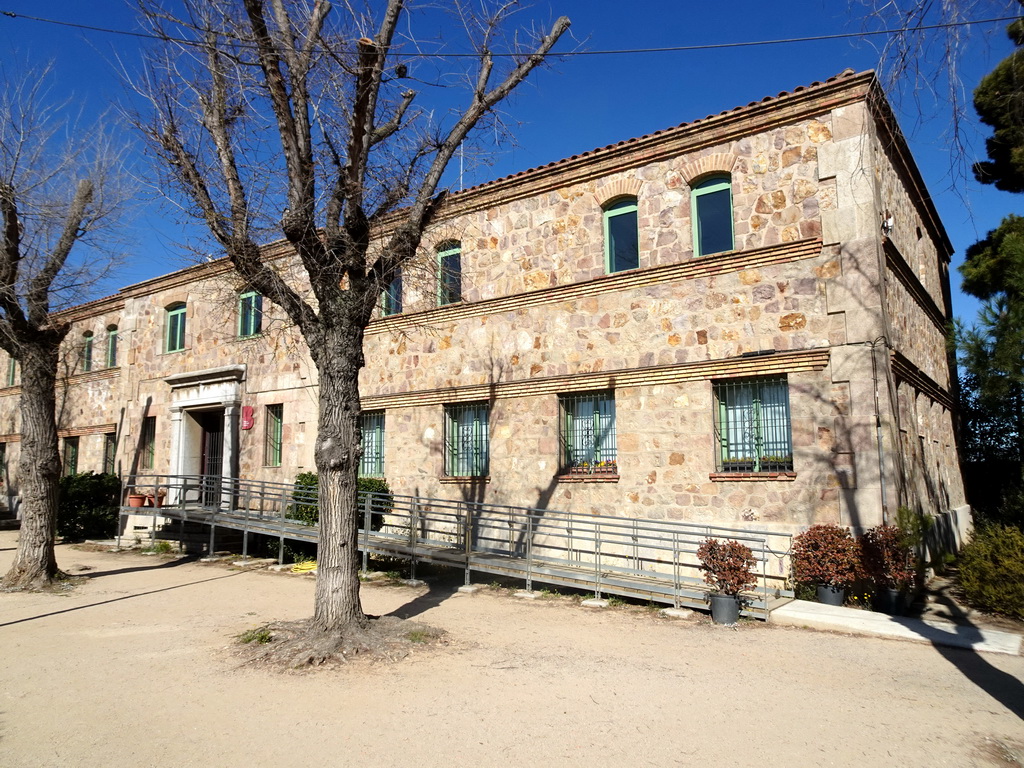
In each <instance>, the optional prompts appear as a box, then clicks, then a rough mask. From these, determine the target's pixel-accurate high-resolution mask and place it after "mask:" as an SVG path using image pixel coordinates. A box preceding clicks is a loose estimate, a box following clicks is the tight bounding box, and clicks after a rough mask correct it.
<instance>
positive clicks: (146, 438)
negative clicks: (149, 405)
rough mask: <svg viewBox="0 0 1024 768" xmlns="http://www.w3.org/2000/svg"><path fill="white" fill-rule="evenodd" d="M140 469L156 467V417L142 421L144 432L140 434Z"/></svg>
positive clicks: (148, 417)
mask: <svg viewBox="0 0 1024 768" xmlns="http://www.w3.org/2000/svg"><path fill="white" fill-rule="evenodd" d="M139 454H140V456H139V458H140V461H139V467H140V468H142V469H153V467H154V466H155V465H156V416H146V417H145V418H144V419H143V420H142V432H141V433H140V434H139Z"/></svg>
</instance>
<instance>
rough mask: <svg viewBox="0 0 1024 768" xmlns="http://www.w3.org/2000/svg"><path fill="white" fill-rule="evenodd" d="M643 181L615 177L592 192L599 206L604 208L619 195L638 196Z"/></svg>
mask: <svg viewBox="0 0 1024 768" xmlns="http://www.w3.org/2000/svg"><path fill="white" fill-rule="evenodd" d="M643 186H644V183H643V182H642V181H640V180H639V179H616V180H615V181H613V182H612V183H611V184H608V185H607V186H604V187H601V188H600V189H599V190H597V191H596V192H594V199H595V200H597V204H598V206H599V207H601V208H604V207H606V206H607V205H608V204H609V203H611V202H614V201H615V200H616V199H618V198H620V197H640V190H641V189H642V188H643Z"/></svg>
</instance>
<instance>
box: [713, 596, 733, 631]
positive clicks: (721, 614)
mask: <svg viewBox="0 0 1024 768" xmlns="http://www.w3.org/2000/svg"><path fill="white" fill-rule="evenodd" d="M709 597H710V598H711V620H712V621H713V622H715V624H725V625H726V626H732V625H733V624H735V623H736V622H737V621H739V619H740V599H739V598H738V597H737V596H736V595H722V594H718V593H714V594H711V595H709Z"/></svg>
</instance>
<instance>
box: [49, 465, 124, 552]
mask: <svg viewBox="0 0 1024 768" xmlns="http://www.w3.org/2000/svg"><path fill="white" fill-rule="evenodd" d="M120 498H121V481H120V480H119V479H118V477H117V475H106V474H104V475H97V474H94V473H92V472H82V473H81V474H78V475H68V476H66V477H62V478H61V479H60V497H59V501H58V503H57V535H58V536H62V537H64V538H65V539H71V540H75V541H80V540H81V539H109V538H110V537H111V536H114V535H116V534H117V521H118V512H117V508H118V502H119V500H120Z"/></svg>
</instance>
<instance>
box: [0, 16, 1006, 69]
mask: <svg viewBox="0 0 1024 768" xmlns="http://www.w3.org/2000/svg"><path fill="white" fill-rule="evenodd" d="M0 15H3V16H7V17H9V18H12V19H25V20H27V21H36V22H40V23H43V24H54V25H57V26H61V27H71V28H73V29H81V30H85V31H87V32H100V33H103V34H110V35H124V36H127V37H138V38H142V39H147V40H166V41H169V42H173V43H179V44H181V45H191V46H202V45H205V43H203V42H201V41H198V40H189V39H187V38H182V37H174V36H171V35H166V36H162V35H155V34H151V33H148V32H131V31H129V30H125V29H111V28H109V27H97V26H93V25H90V24H78V23H75V22H71V21H61V20H59V19H47V18H43V17H41V16H30V15H28V14H24V13H15V12H14V11H5V10H0ZM1019 18H1021V17H1019V16H1000V17H996V18H991V19H971V20H968V21H950V22H945V23H942V24H922V25H919V26H909V27H897V28H895V29H876V30H869V31H863V32H837V33H835V34H830V35H810V36H808V37H784V38H778V39H774V40H747V41H741V42H735V43H704V44H701V45H677V46H669V47H664V48H622V49H614V50H603V51H566V52H564V53H552V54H550V55H551V56H553V57H568V56H614V55H621V54H635V53H678V52H687V51H708V50H718V49H723V48H747V47H751V46H760V45H788V44H791V43H811V42H823V41H827V40H844V39H852V38H863V37H877V36H878V35H901V34H906V33H908V32H926V31H930V30H935V29H952V28H955V27H967V26H971V25H972V24H996V23H1001V22H1007V21H1016V20H1018V19H1019ZM240 45H241V47H251V48H255V46H252V45H248V44H244V43H242V44H240ZM479 55H480V54H479V52H473V53H422V52H418V53H416V54H415V55H410V56H409V57H408V58H442V59H444V58H478V57H479ZM490 55H491V56H492V57H495V58H497V57H510V56H513V57H514V56H523V55H526V54H525V53H522V52H520V53H497V52H490Z"/></svg>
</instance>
